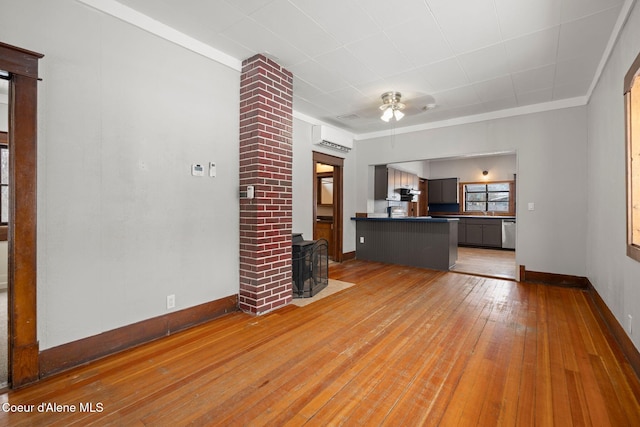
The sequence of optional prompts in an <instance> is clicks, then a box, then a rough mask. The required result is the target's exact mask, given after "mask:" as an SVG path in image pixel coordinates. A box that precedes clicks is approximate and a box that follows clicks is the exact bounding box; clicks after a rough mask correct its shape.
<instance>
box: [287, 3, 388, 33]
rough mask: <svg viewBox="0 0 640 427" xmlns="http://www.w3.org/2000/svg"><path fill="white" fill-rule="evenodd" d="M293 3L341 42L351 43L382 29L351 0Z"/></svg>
mask: <svg viewBox="0 0 640 427" xmlns="http://www.w3.org/2000/svg"><path fill="white" fill-rule="evenodd" d="M294 3H295V6H297V7H299V8H300V10H302V11H303V12H304V13H305V14H307V15H309V16H310V17H311V18H312V19H313V20H314V21H315V22H317V23H318V24H319V25H320V26H321V27H322V28H324V29H325V30H326V31H327V32H328V33H329V34H331V35H332V36H333V37H335V38H336V40H338V42H340V43H341V44H348V43H352V42H354V41H357V40H360V39H363V38H366V37H368V36H371V35H373V34H375V33H379V32H381V31H382V29H381V27H380V26H378V25H377V24H376V22H375V21H374V20H373V18H371V17H370V16H369V15H368V14H366V13H365V12H364V10H362V9H361V8H360V7H359V6H358V5H357V4H356V3H354V2H352V1H344V0H323V1H321V2H320V1H317V0H296V1H295V2H294ZM355 17H357V19H354V18H355Z"/></svg>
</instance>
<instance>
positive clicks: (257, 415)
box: [0, 261, 640, 426]
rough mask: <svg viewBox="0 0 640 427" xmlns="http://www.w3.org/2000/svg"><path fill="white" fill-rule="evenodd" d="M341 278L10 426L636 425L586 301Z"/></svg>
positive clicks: (416, 279)
mask: <svg viewBox="0 0 640 427" xmlns="http://www.w3.org/2000/svg"><path fill="white" fill-rule="evenodd" d="M330 277H332V278H334V279H337V280H341V281H345V282H353V283H356V286H352V287H350V288H348V289H346V290H344V291H342V292H340V293H337V294H333V295H330V296H328V297H326V298H323V299H321V300H319V301H317V302H315V303H313V304H310V305H308V306H305V307H296V306H293V305H290V306H287V307H285V308H283V309H280V310H277V311H275V312H273V313H270V314H268V315H265V316H262V317H252V316H250V315H247V314H244V313H233V314H230V315H227V316H225V317H223V318H220V319H218V320H215V321H212V322H209V323H207V324H205V325H202V326H199V327H195V328H193V329H190V330H188V331H185V332H183V333H179V334H176V335H174V336H170V337H167V338H165V339H162V340H159V341H156V342H154V343H151V344H148V345H144V346H141V347H139V348H137V349H134V350H130V351H127V352H124V353H122V354H119V355H116V356H112V357H109V358H106V359H104V360H101V361H98V362H96V363H93V364H90V365H88V366H84V367H80V368H77V369H74V370H71V371H69V372H66V373H63V374H60V375H58V376H56V377H53V378H50V379H47V380H44V381H42V382H40V383H39V384H37V385H34V386H30V387H27V388H24V389H21V390H17V391H10V392H8V393H5V394H2V395H0V401H1V402H8V403H9V404H12V405H35V406H34V410H35V411H36V412H35V413H28V414H25V413H7V412H4V411H0V425H17V426H21V425H38V426H42V425H82V426H85V425H100V426H103V425H153V426H162V425H171V426H175V425H186V424H193V425H225V426H236V425H237V426H244V425H256V426H258V425H269V426H283V425H291V426H300V425H310V426H315V425H318V426H320V425H322V426H324V425H390V426H399V425H403V426H413V425H441V426H452V425H461V426H468V425H480V426H493V425H506V426H527V425H538V426H551V425H557V426H571V425H585V426H633V425H640V382H639V381H638V378H637V377H636V376H635V375H634V373H633V371H632V370H631V368H630V366H629V365H628V363H626V362H625V360H624V359H623V357H622V355H621V352H620V351H619V349H618V348H617V347H616V346H615V345H614V344H613V341H612V338H611V336H610V335H609V334H608V333H607V332H606V330H605V329H604V328H603V326H602V325H601V323H600V322H599V320H598V319H597V318H596V316H595V315H594V313H593V312H592V311H591V310H590V308H589V304H588V303H587V301H586V298H587V295H586V293H584V292H582V291H579V290H576V289H567V288H556V287H551V286H544V285H536V284H525V283H517V282H515V281H508V280H499V279H491V278H485V277H479V276H470V275H465V274H456V273H444V272H439V271H431V270H424V269H418V268H409V267H399V266H391V265H385V264H380V263H372V262H364V261H350V262H346V263H343V264H333V265H332V266H331V267H330ZM43 402H55V403H56V404H58V405H76V406H75V407H76V412H75V413H70V412H62V413H52V412H49V413H41V412H40V413H39V412H37V406H38V405H39V404H40V403H43ZM81 403H85V404H86V403H92V404H93V407H94V409H95V408H96V407H97V405H98V404H100V405H101V406H100V407H101V408H102V412H93V413H91V412H80V411H79V405H80V404H81ZM3 408H6V407H5V406H3ZM69 408H70V407H69ZM85 409H86V408H85Z"/></svg>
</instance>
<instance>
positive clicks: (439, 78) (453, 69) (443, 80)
mask: <svg viewBox="0 0 640 427" xmlns="http://www.w3.org/2000/svg"><path fill="white" fill-rule="evenodd" d="M420 70H421V71H422V72H423V73H424V78H425V79H426V80H427V82H429V84H430V85H431V87H432V88H433V90H434V92H442V91H444V90H447V89H451V88H455V87H458V86H464V85H467V84H469V79H468V78H467V75H466V74H465V73H464V71H463V70H462V68H461V67H460V64H459V62H458V60H457V59H456V58H449V59H445V60H444V61H440V62H436V63H434V64H429V65H427V66H425V67H422V68H420Z"/></svg>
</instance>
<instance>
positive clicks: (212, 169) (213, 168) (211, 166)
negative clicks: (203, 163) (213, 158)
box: [209, 162, 216, 178]
mask: <svg viewBox="0 0 640 427" xmlns="http://www.w3.org/2000/svg"><path fill="white" fill-rule="evenodd" d="M209 176H210V177H212V178H215V177H216V164H215V162H210V163H209Z"/></svg>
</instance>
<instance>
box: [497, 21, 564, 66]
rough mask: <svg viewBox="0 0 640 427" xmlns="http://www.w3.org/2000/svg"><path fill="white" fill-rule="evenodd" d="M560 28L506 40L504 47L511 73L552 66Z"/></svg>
mask: <svg viewBox="0 0 640 427" xmlns="http://www.w3.org/2000/svg"><path fill="white" fill-rule="evenodd" d="M559 34H560V27H559V26H557V27H552V28H549V29H547V30H543V31H538V32H535V33H532V34H528V35H526V36H522V37H518V38H515V39H511V40H507V41H506V42H505V43H504V45H505V48H506V50H507V57H508V59H509V68H510V70H511V71H512V72H516V71H522V70H528V69H531V68H536V67H540V66H543V65H547V64H553V63H554V62H555V60H556V56H557V51H558V37H559Z"/></svg>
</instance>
